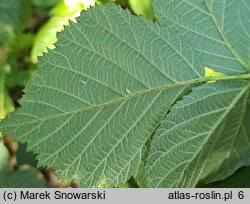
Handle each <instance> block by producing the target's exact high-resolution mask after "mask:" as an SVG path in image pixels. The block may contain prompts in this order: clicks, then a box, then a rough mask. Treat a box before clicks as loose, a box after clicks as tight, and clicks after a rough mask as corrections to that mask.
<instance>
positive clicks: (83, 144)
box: [0, 4, 204, 187]
mask: <svg viewBox="0 0 250 204" xmlns="http://www.w3.org/2000/svg"><path fill="white" fill-rule="evenodd" d="M77 21H78V23H77V24H75V23H70V26H68V27H65V30H64V32H63V33H60V34H59V35H58V42H57V43H56V48H55V49H54V50H50V52H49V53H48V54H45V55H44V56H43V57H42V58H40V61H39V69H38V72H36V73H35V74H34V76H33V78H32V79H31V81H30V82H29V83H28V84H27V86H26V89H25V90H24V92H25V93H26V94H25V95H24V97H23V99H22V100H21V101H20V104H21V105H22V108H20V109H19V110H17V111H16V112H15V113H14V114H13V115H12V116H11V117H9V118H8V119H7V120H5V121H3V122H2V123H1V125H0V127H1V128H2V129H3V131H4V132H5V134H10V135H13V136H14V138H15V139H16V140H18V141H22V142H28V150H31V151H34V152H35V153H38V157H37V158H38V160H39V164H40V165H43V166H49V167H56V172H57V174H58V176H59V177H60V178H63V179H66V180H72V179H73V180H74V181H75V182H76V183H78V184H79V185H80V186H81V187H92V186H98V185H99V184H101V183H103V182H105V184H106V185H107V186H118V185H119V184H120V183H124V182H126V181H127V180H128V179H129V178H130V177H131V176H134V177H136V176H137V174H138V171H139V167H140V163H141V162H140V161H141V157H142V151H143V148H144V145H145V143H146V141H147V140H148V139H149V138H150V137H151V135H152V134H153V133H154V131H155V129H156V128H157V127H158V125H159V123H160V120H161V119H162V118H163V117H164V116H165V114H166V113H167V112H168V111H169V108H170V107H171V106H172V105H173V104H174V103H175V101H176V100H177V99H179V97H181V96H182V95H183V94H184V91H185V90H186V88H187V86H188V85H189V83H188V82H186V81H187V80H190V79H196V78H199V77H200V76H203V75H204V70H203V67H202V66H200V64H199V60H198V59H196V57H195V53H194V51H193V50H192V49H191V47H190V46H189V45H185V43H182V42H181V41H180V39H179V38H175V37H174V35H173V34H171V33H170V32H169V31H168V30H167V29H164V28H163V29H161V28H160V27H159V25H157V24H154V23H152V22H149V21H145V20H144V19H143V18H142V17H140V18H138V17H135V16H132V15H131V14H130V13H129V12H128V11H124V10H123V9H121V8H119V7H117V6H116V5H113V4H109V5H107V6H98V7H97V8H95V9H91V10H89V11H86V12H83V13H82V15H81V16H80V17H79V18H78V19H77ZM142 36H143V37H142ZM152 42H153V43H152ZM174 62H178V63H177V64H175V63H174ZM179 73H182V74H179ZM195 82H196V80H195Z"/></svg>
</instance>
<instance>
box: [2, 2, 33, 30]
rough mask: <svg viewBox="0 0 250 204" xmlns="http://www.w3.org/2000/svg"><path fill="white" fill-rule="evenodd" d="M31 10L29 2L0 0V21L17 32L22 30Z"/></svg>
mask: <svg viewBox="0 0 250 204" xmlns="http://www.w3.org/2000/svg"><path fill="white" fill-rule="evenodd" d="M30 8H31V0H11V1H9V0H0V21H1V22H2V23H5V24H9V25H10V26H13V27H14V28H15V29H17V30H21V29H23V28H24V26H25V24H26V23H27V20H28V17H29V14H30Z"/></svg>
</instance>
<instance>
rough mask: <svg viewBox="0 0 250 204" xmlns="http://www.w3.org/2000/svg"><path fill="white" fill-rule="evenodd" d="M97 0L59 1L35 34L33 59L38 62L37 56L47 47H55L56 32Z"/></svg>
mask: <svg viewBox="0 0 250 204" xmlns="http://www.w3.org/2000/svg"><path fill="white" fill-rule="evenodd" d="M94 3H95V1H94V0H91V1H86V0H75V1H72V0H69V1H65V3H64V2H59V3H58V4H57V5H56V6H55V7H54V8H53V10H52V11H51V14H52V16H51V17H50V19H49V20H48V22H46V23H45V24H44V25H43V26H42V27H41V28H40V29H39V31H38V33H37V34H36V36H35V41H34V45H33V48H32V51H31V60H32V61H33V63H37V57H39V56H42V54H43V52H47V49H54V48H55V46H54V44H55V42H56V41H57V37H56V33H57V32H61V31H62V30H63V27H64V26H66V25H68V24H69V20H71V21H76V17H77V16H79V15H80V12H81V11H82V10H83V9H87V8H89V7H90V5H94Z"/></svg>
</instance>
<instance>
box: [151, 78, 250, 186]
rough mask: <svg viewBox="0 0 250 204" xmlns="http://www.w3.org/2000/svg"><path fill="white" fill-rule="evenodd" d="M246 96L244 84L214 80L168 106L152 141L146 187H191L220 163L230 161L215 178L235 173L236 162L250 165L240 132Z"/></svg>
mask: <svg viewBox="0 0 250 204" xmlns="http://www.w3.org/2000/svg"><path fill="white" fill-rule="evenodd" d="M248 94H249V83H247V82H232V81H228V82H217V83H213V84H205V85H202V86H199V87H197V88H194V89H193V92H192V93H191V94H189V95H187V96H185V97H184V99H183V100H182V101H179V102H178V103H177V104H176V105H175V106H173V108H172V110H171V112H170V113H169V114H168V115H167V117H166V118H165V119H164V120H163V121H162V124H161V126H160V128H159V129H158V130H157V133H156V136H155V137H154V140H153V142H152V149H151V153H150V156H149V158H148V164H147V165H148V166H147V174H148V178H149V180H148V181H149V186H151V187H194V186H195V185H196V184H197V183H198V181H199V180H201V179H204V175H207V174H208V175H209V174H211V172H213V171H215V170H216V168H217V167H218V165H219V164H220V163H221V162H222V161H224V162H227V160H230V161H229V162H228V164H223V168H226V172H225V170H224V169H221V170H222V171H221V172H223V175H218V174H217V176H218V177H222V178H223V177H227V176H229V175H231V174H232V173H233V172H234V171H235V168H237V165H235V163H236V164H237V163H238V162H242V161H244V160H245V161H247V162H248V164H249V157H248V155H249V149H250V146H249V141H250V135H249V134H248V135H245V138H244V135H241V134H240V129H241V128H243V127H242V120H244V118H245V116H246V114H247V113H246V112H245V110H246V105H247V104H246V103H247V100H248ZM246 117H248V116H246ZM246 128H247V129H248V130H249V127H246ZM242 137H243V138H242ZM242 150H246V152H243V151H242ZM213 156H214V157H213ZM211 157H212V158H211ZM241 157H242V158H241ZM208 163H209V164H208ZM230 163H231V164H230ZM232 164H234V165H235V166H230V165H232ZM227 165H228V166H227ZM229 166H230V168H227V167H229ZM232 167H233V168H232ZM238 167H239V166H238ZM227 171H231V172H227ZM215 178H216V177H213V179H215ZM217 179H218V178H217ZM220 179H221V178H220Z"/></svg>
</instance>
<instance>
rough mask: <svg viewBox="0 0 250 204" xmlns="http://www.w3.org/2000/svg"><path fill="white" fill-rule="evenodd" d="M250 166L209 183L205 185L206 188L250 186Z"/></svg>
mask: <svg viewBox="0 0 250 204" xmlns="http://www.w3.org/2000/svg"><path fill="white" fill-rule="evenodd" d="M249 177H250V167H249V166H248V167H243V168H241V169H239V170H238V171H237V172H236V173H235V174H233V175H232V176H230V177H229V178H227V179H225V180H223V181H218V182H216V183H211V184H208V185H203V186H201V187H204V188H250V180H249Z"/></svg>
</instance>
